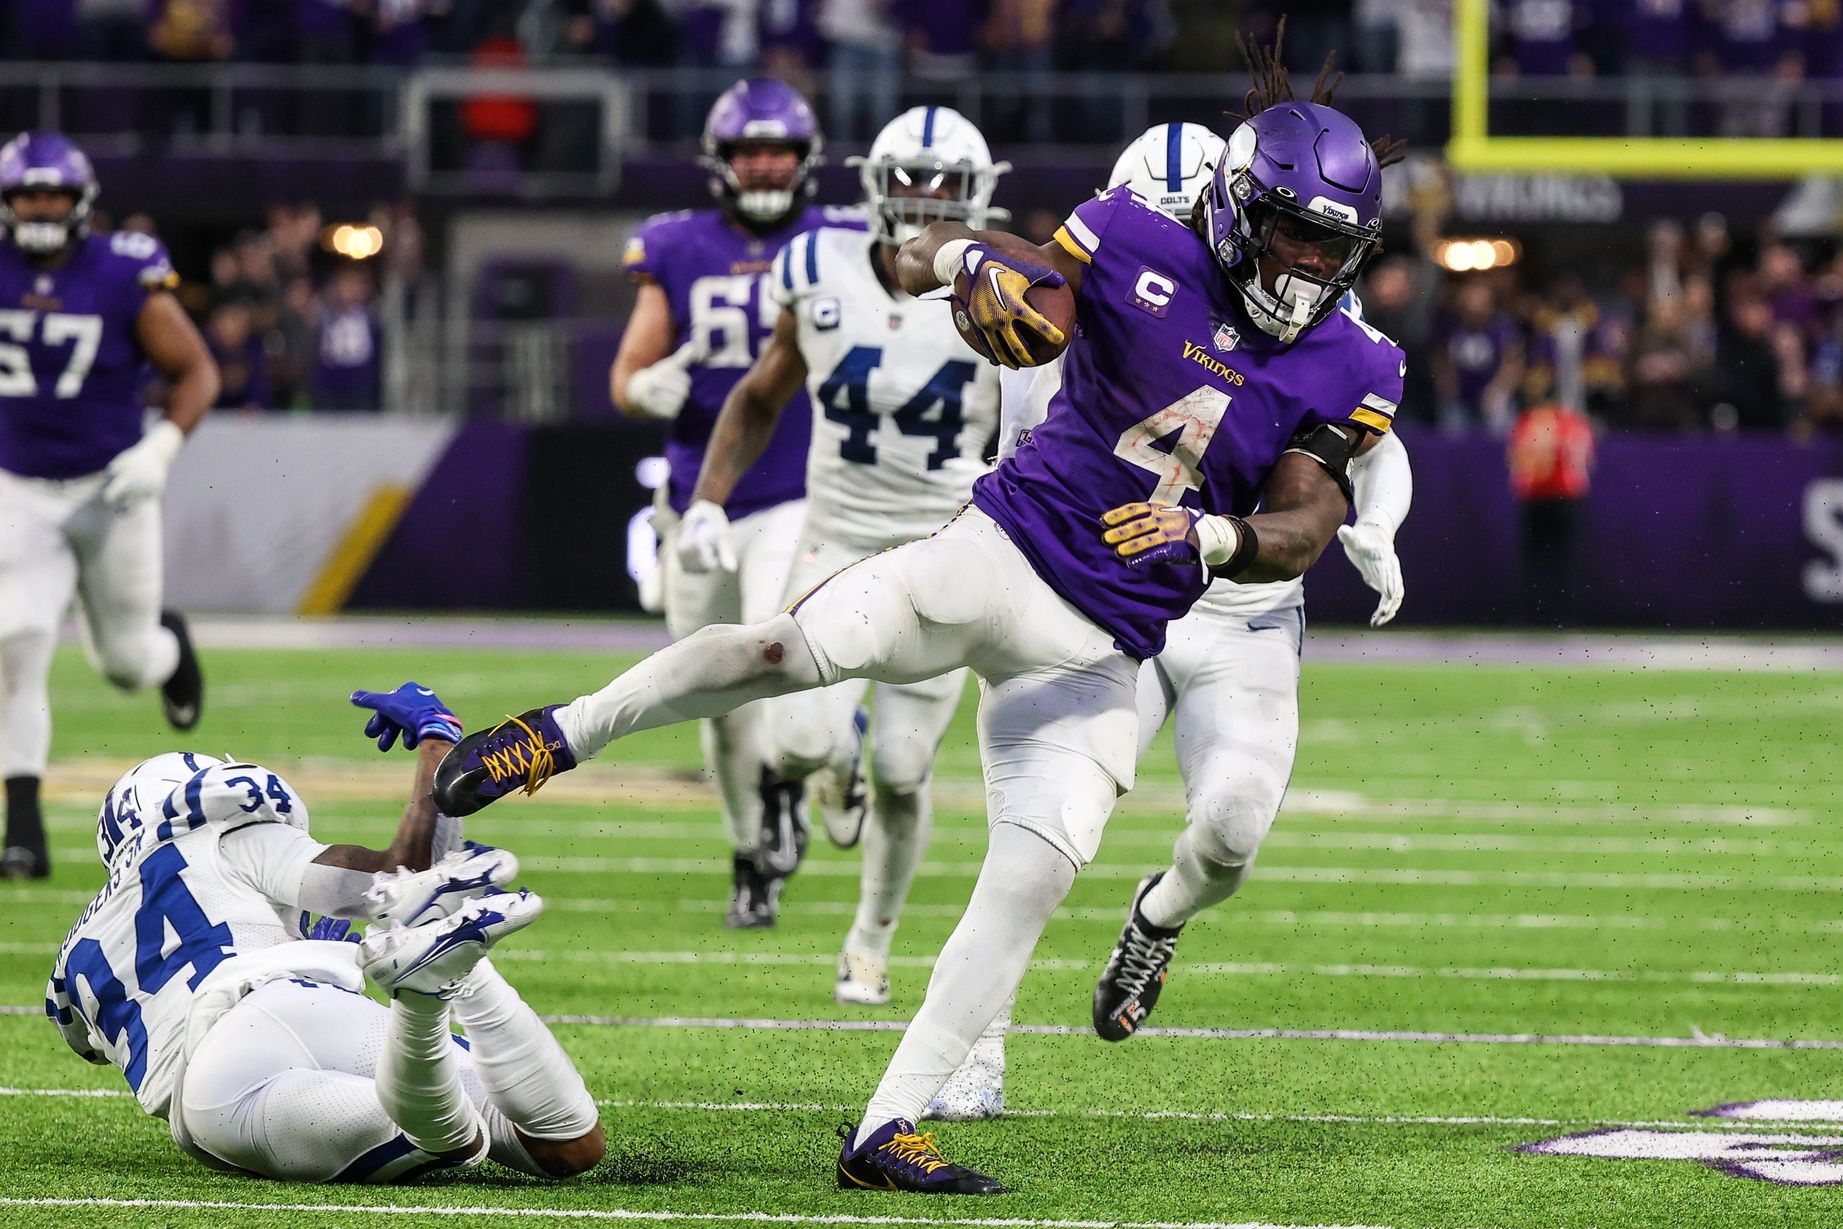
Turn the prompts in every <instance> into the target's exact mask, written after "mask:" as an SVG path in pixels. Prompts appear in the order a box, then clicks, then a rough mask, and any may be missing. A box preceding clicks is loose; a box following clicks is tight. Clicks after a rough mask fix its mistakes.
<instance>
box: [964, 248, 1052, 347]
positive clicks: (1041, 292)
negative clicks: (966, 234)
mask: <svg viewBox="0 0 1843 1229" xmlns="http://www.w3.org/2000/svg"><path fill="white" fill-rule="evenodd" d="M988 246H989V247H991V248H992V249H994V250H995V251H997V252H998V253H999V255H1001V256H1017V257H1019V258H1020V259H1023V260H1028V261H1030V262H1032V263H1034V264H1039V265H1040V264H1042V263H1043V254H1042V253H1041V252H1039V251H1038V250H1037V247H1036V245H1035V244H1033V243H1031V242H1030V241H1029V240H1027V239H1020V238H1019V237H1018V236H1016V235H1006V234H1000V235H997V236H995V237H994V238H992V239H991V240H989V241H988ZM968 289H969V287H968V286H967V280H966V274H965V272H964V271H963V272H961V273H960V274H959V276H957V277H955V278H954V286H953V290H954V296H953V323H954V328H956V329H958V330H959V331H960V336H961V337H963V338H965V339H966V344H967V345H969V346H971V347H972V348H973V349H974V350H976V351H978V352H979V353H980V354H982V355H984V356H985V357H986V358H988V359H990V358H992V352H991V348H990V347H989V346H987V345H986V340H985V338H984V337H983V336H981V335H980V333H979V330H978V329H975V328H974V327H973V323H972V321H971V320H970V319H968V318H967V314H966V295H967V291H968ZM1024 300H1025V301H1026V302H1027V303H1029V304H1030V305H1031V306H1032V307H1034V308H1036V309H1037V310H1038V311H1040V312H1042V313H1043V315H1044V317H1045V318H1046V319H1048V320H1049V322H1050V323H1051V324H1053V325H1055V326H1056V327H1057V328H1059V329H1061V330H1062V338H1063V340H1062V342H1061V344H1060V345H1051V344H1050V343H1049V342H1047V341H1045V340H1044V339H1043V338H1041V337H1038V336H1037V335H1036V334H1035V333H1033V332H1032V331H1031V330H1029V329H1020V330H1019V335H1020V336H1022V337H1023V338H1024V342H1025V345H1026V346H1028V347H1029V349H1030V362H1028V363H1026V364H1025V366H1027V367H1041V366H1043V364H1045V363H1049V362H1053V361H1055V359H1056V357H1057V356H1058V355H1060V354H1061V353H1062V352H1063V351H1064V350H1066V349H1068V348H1069V342H1070V341H1071V340H1072V339H1073V338H1074V336H1075V292H1074V291H1072V290H1070V289H1069V288H1068V286H1067V285H1062V286H1032V287H1031V288H1030V291H1029V293H1027V294H1026V295H1025V296H1024Z"/></svg>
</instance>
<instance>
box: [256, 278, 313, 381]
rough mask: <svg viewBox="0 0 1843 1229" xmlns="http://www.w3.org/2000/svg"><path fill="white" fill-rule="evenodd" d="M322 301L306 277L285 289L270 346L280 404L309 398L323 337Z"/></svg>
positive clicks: (272, 370) (269, 354) (296, 280)
mask: <svg viewBox="0 0 1843 1229" xmlns="http://www.w3.org/2000/svg"><path fill="white" fill-rule="evenodd" d="M319 322H320V301H319V297H318V296H317V295H315V294H314V284H313V282H311V281H310V280H308V279H307V278H305V277H297V278H295V279H294V280H292V281H290V282H289V283H288V285H287V288H286V289H285V290H283V291H282V301H281V308H280V310H279V312H278V313H277V315H276V321H275V332H274V333H273V334H271V335H270V339H269V344H268V346H267V350H268V357H269V379H270V381H271V383H272V384H273V386H274V389H275V398H274V403H275V404H276V405H277V406H295V405H300V404H303V403H306V402H307V401H308V381H309V379H310V378H311V377H312V375H313V372H314V363H315V358H314V343H315V342H316V341H317V340H318V336H319Z"/></svg>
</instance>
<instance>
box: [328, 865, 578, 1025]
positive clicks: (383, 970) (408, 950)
mask: <svg viewBox="0 0 1843 1229" xmlns="http://www.w3.org/2000/svg"><path fill="white" fill-rule="evenodd" d="M542 912H544V899H543V897H541V896H538V895H536V894H534V893H532V892H528V891H525V890H523V889H521V890H519V891H517V892H499V893H496V894H494V895H492V896H476V897H475V898H474V899H472V900H470V901H468V902H467V903H466V904H465V905H463V906H462V907H461V908H460V910H459V911H457V912H456V913H454V914H453V915H451V916H449V917H446V918H441V919H438V920H436V921H433V922H425V923H424V924H423V925H421V926H404V925H402V924H400V923H399V924H393V925H391V926H390V927H388V928H385V927H381V926H374V927H372V928H371V930H370V932H369V933H367V934H366V935H365V939H364V942H363V943H361V944H359V948H358V959H359V963H361V964H363V965H364V966H365V976H366V977H368V978H370V979H371V980H372V981H373V982H375V983H376V984H377V986H378V988H379V989H380V990H383V991H384V992H385V993H387V994H390V995H393V996H395V995H398V994H404V993H412V994H429V995H434V996H435V997H436V998H444V999H445V998H448V997H449V996H451V995H452V994H453V993H454V992H455V990H456V989H458V987H459V983H460V981H461V979H462V978H464V977H466V976H467V975H468V974H469V973H471V972H473V968H474V966H475V965H476V964H479V963H480V958H481V957H482V956H484V955H486V953H487V949H488V948H491V947H492V946H493V945H494V944H495V943H498V942H499V941H500V940H501V939H503V938H505V937H506V936H507V935H509V934H512V933H514V932H516V931H520V930H523V929H524V928H525V927H527V926H529V925H531V923H533V922H535V921H537V919H538V914H540V913H542Z"/></svg>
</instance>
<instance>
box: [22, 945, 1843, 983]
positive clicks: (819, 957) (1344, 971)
mask: <svg viewBox="0 0 1843 1229" xmlns="http://www.w3.org/2000/svg"><path fill="white" fill-rule="evenodd" d="M57 952H58V945H57V944H55V943H11V942H9V943H0V955H14V956H27V955H31V956H55V955H57ZM496 959H497V960H499V961H500V962H501V963H513V964H528V963H555V964H613V965H647V966H671V965H705V966H711V965H714V966H731V965H743V966H748V967H759V968H817V967H822V966H827V965H831V964H833V963H834V962H835V961H836V959H837V957H835V956H832V955H829V954H827V953H825V952H721V951H719V952H711V951H620V950H595V949H579V948H558V949H556V950H547V949H544V948H507V949H505V950H504V951H501V952H500V953H499V954H498V955H497V957H496ZM935 959H936V958H935V957H933V956H891V957H890V961H889V962H890V965H891V966H892V967H894V968H900V969H932V968H933V967H934V964H935ZM1103 963H1105V962H1104V961H1102V960H1099V959H1095V960H1070V959H1063V958H1057V957H1045V958H1040V959H1037V960H1033V961H1032V962H1031V966H1030V967H1031V969H1032V970H1034V971H1036V972H1043V973H1091V972H1095V971H1098V970H1099V969H1100V967H1101V965H1102V964H1103ZM1174 971H1175V972H1176V973H1177V975H1179V976H1186V975H1189V976H1206V977H1356V978H1386V979H1390V980H1410V981H1412V980H1416V979H1429V980H1437V981H1529V982H1609V983H1626V984H1636V985H1661V986H1836V985H1843V974H1839V973H1817V972H1806V971H1800V970H1766V971H1756V970H1747V969H1576V968H1526V967H1521V966H1506V965H1480V966H1467V965H1396V964H1300V963H1291V962H1286V961H1262V960H1199V961H1193V962H1182V961H1180V962H1179V963H1178V964H1176V965H1175V966H1174Z"/></svg>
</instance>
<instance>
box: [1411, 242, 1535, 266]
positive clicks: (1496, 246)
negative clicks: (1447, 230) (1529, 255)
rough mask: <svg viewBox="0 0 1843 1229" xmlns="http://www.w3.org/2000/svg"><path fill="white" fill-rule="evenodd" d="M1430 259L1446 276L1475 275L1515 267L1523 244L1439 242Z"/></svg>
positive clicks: (1519, 258)
mask: <svg viewBox="0 0 1843 1229" xmlns="http://www.w3.org/2000/svg"><path fill="white" fill-rule="evenodd" d="M1433 258H1434V261H1435V263H1437V264H1438V265H1439V266H1440V267H1441V268H1442V269H1445V270H1446V271H1447V272H1449V273H1477V272H1480V271H1482V270H1485V269H1502V268H1504V267H1505V266H1507V265H1514V264H1516V263H1517V261H1519V260H1521V259H1523V245H1522V244H1520V243H1518V242H1517V241H1516V240H1515V239H1443V240H1441V241H1440V242H1439V243H1438V244H1437V245H1435V247H1434V252H1433Z"/></svg>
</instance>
